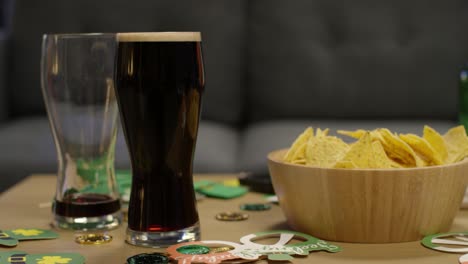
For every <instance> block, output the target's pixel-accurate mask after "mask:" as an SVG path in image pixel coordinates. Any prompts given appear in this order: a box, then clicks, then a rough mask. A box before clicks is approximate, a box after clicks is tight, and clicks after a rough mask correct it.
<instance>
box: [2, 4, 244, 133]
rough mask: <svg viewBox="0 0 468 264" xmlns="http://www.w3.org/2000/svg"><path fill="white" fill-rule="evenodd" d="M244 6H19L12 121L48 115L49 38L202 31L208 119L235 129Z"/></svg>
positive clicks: (11, 74)
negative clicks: (43, 86)
mask: <svg viewBox="0 0 468 264" xmlns="http://www.w3.org/2000/svg"><path fill="white" fill-rule="evenodd" d="M245 21H246V18H245V6H244V1H225V0H199V1H189V0H187V1H182V0H178V1H142V0H137V1H126V0H112V1H104V0H99V1H94V0H80V1H62V0H43V1H42V0H41V1H30V0H17V1H15V5H14V16H13V23H12V27H13V28H12V35H11V43H10V55H11V56H10V61H9V67H8V69H9V73H8V76H9V79H8V90H9V93H10V94H9V98H10V102H9V108H10V114H11V115H13V116H25V115H32V114H44V113H45V110H44V104H43V100H42V94H41V90H40V81H39V80H40V73H39V72H40V70H39V68H40V53H41V41H42V35H43V34H44V33H70V32H127V31H201V32H202V39H203V46H204V57H205V71H206V76H207V78H206V90H205V95H204V98H203V100H204V106H203V108H204V109H203V118H205V119H210V120H215V121H223V122H227V123H232V124H235V123H237V122H239V121H240V119H241V111H242V109H243V106H242V104H243V102H244V100H243V98H244V97H245V95H244V94H243V90H242V87H243V83H242V80H243V79H242V78H240V77H239V76H244V74H243V69H244V57H245V56H244V54H245V52H244V39H245V35H246V31H245Z"/></svg>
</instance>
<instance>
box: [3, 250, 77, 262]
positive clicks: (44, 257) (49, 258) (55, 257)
mask: <svg viewBox="0 0 468 264" xmlns="http://www.w3.org/2000/svg"><path fill="white" fill-rule="evenodd" d="M10 263H25V264H84V263H85V258H84V257H83V256H82V255H80V254H77V253H46V254H28V253H26V252H23V251H9V252H0V264H10Z"/></svg>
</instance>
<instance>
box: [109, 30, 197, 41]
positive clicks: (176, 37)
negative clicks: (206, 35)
mask: <svg viewBox="0 0 468 264" xmlns="http://www.w3.org/2000/svg"><path fill="white" fill-rule="evenodd" d="M117 41H119V42H201V34H200V32H131V33H130V32H129V33H117Z"/></svg>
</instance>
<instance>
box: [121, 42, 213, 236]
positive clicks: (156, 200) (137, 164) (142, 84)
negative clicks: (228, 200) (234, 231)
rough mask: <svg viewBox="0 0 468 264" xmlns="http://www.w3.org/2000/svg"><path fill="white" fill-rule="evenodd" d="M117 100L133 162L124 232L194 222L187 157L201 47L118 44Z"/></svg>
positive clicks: (199, 80)
mask: <svg viewBox="0 0 468 264" xmlns="http://www.w3.org/2000/svg"><path fill="white" fill-rule="evenodd" d="M115 77H116V92H117V93H116V94H117V101H118V103H119V109H120V114H121V120H122V123H123V130H124V133H125V138H126V140H127V146H128V148H129V152H130V158H131V162H132V173H133V182H132V190H131V195H130V202H129V209H128V227H129V228H130V229H131V230H134V231H142V232H167V231H174V230H180V229H183V228H187V227H191V226H193V225H194V224H195V223H197V222H198V213H197V209H196V204H195V193H194V190H193V179H192V157H193V153H194V151H195V141H196V137H197V131H198V121H199V115H200V103H201V101H200V100H201V93H202V90H203V87H204V80H203V66H202V61H201V48H200V43H199V42H119V48H118V58H117V69H116V76H115Z"/></svg>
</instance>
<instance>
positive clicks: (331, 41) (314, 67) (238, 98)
mask: <svg viewBox="0 0 468 264" xmlns="http://www.w3.org/2000/svg"><path fill="white" fill-rule="evenodd" d="M14 10H15V13H14V16H13V17H14V21H13V30H12V36H11V43H10V46H9V47H10V50H9V52H8V53H9V55H10V56H9V58H10V61H9V64H8V66H7V69H8V70H9V72H8V74H7V76H8V77H9V79H8V80H7V81H8V84H7V87H8V91H9V93H10V94H9V105H10V113H11V114H12V115H14V116H23V115H31V114H37V113H39V114H43V113H44V106H43V102H42V95H41V92H40V82H39V78H40V75H39V60H40V46H41V36H42V34H44V33H63V32H125V31H166V30H171V31H172V30H180V31H184V30H185V31H193V30H199V31H202V34H203V42H204V55H205V66H206V76H207V78H206V80H207V82H206V91H205V96H204V107H203V108H204V109H203V118H204V119H209V120H215V121H222V122H225V123H228V124H232V125H235V124H239V122H242V121H245V120H247V121H261V120H271V119H278V118H296V119H297V118H304V119H307V118H432V119H454V118H456V114H457V98H458V97H457V92H458V85H457V80H458V71H459V69H460V66H461V65H462V64H464V63H465V62H466V61H468V34H467V33H466V31H467V29H468V19H467V18H466V17H468V16H466V14H468V2H466V1H459V0H446V1H439V0H429V1H418V0H417V1H406V0H390V1H374V0H359V1H345V0H295V1H284V0H247V1H239V0H235V1H232V0H197V1H190V0H177V1H143V0H137V1H133V2H128V1H126V0H112V1H109V0H108V1H104V0H100V1H94V0H80V1H61V0H43V1H28V0H17V1H16V2H15V8H14Z"/></svg>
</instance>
